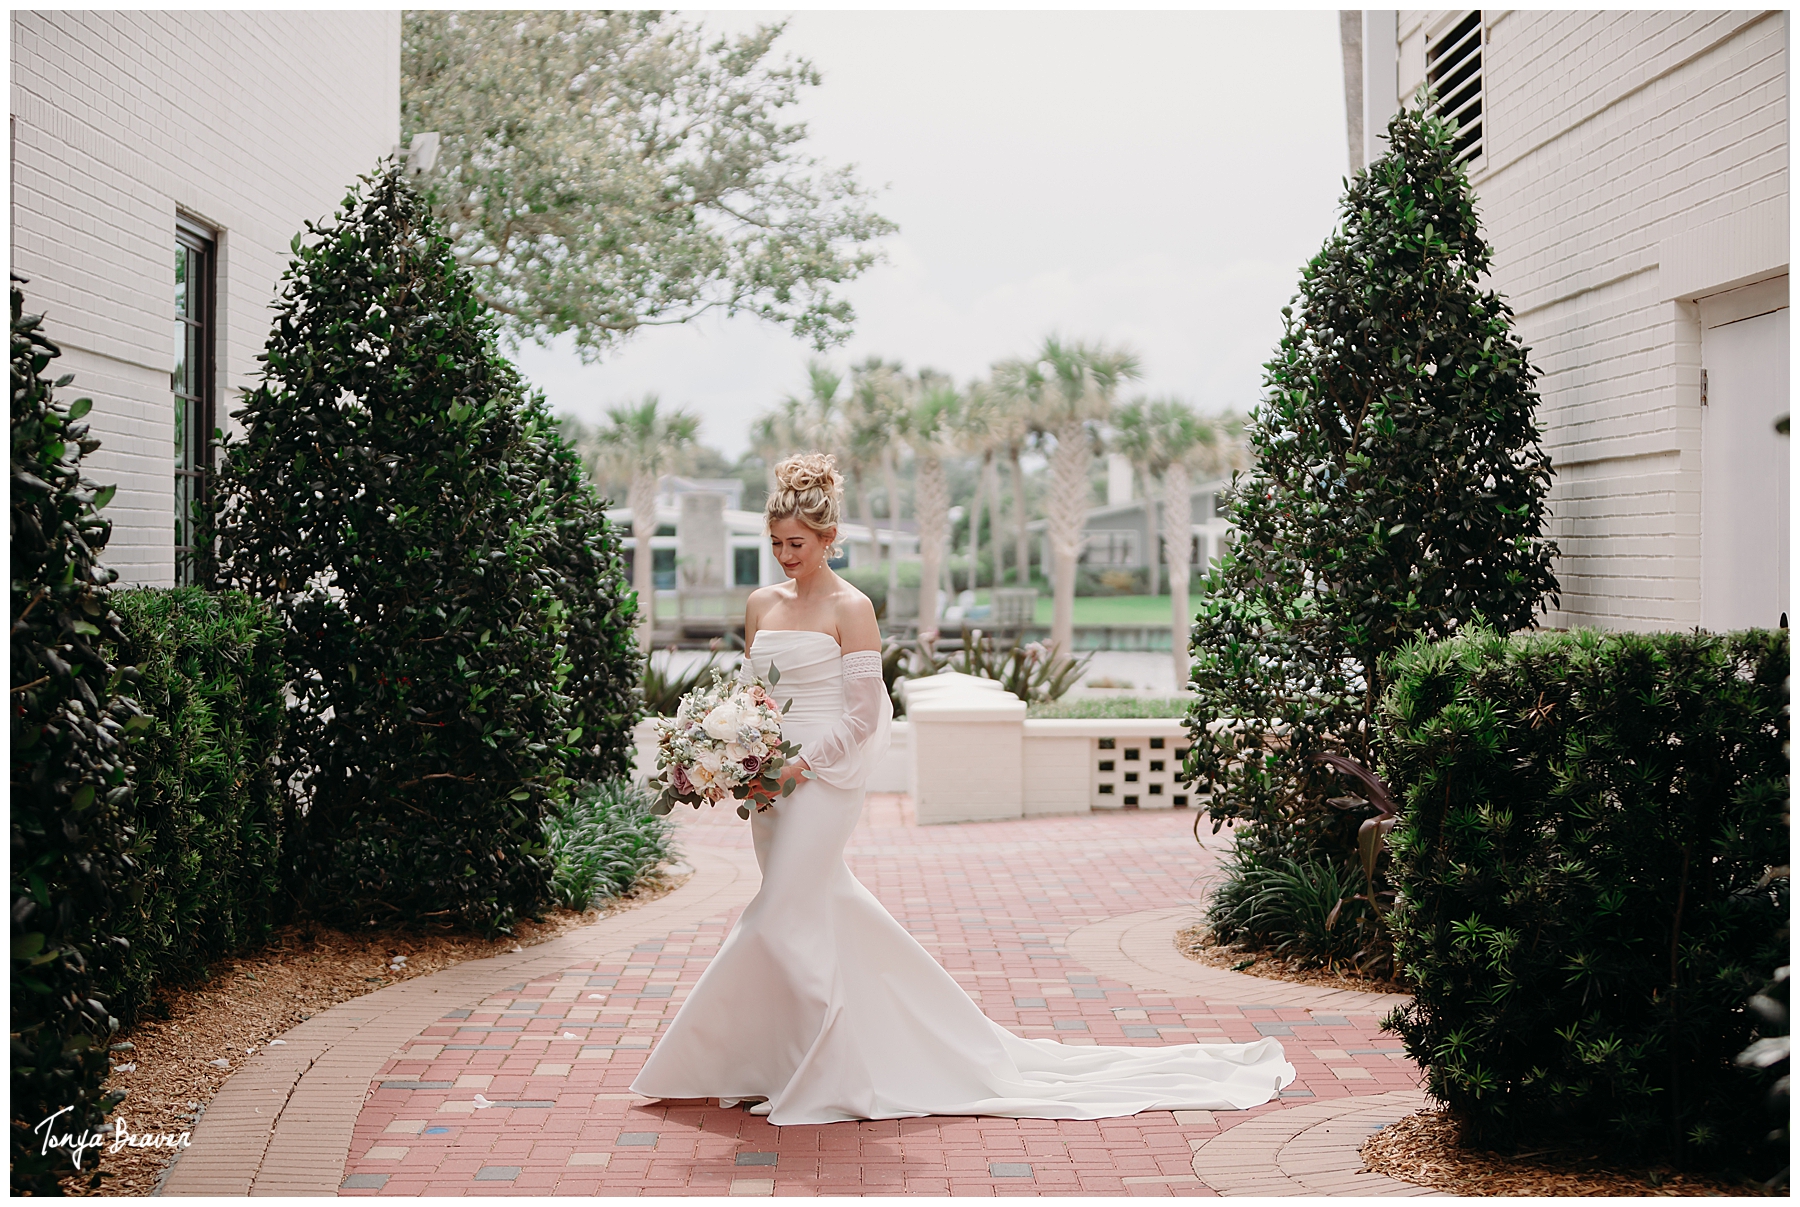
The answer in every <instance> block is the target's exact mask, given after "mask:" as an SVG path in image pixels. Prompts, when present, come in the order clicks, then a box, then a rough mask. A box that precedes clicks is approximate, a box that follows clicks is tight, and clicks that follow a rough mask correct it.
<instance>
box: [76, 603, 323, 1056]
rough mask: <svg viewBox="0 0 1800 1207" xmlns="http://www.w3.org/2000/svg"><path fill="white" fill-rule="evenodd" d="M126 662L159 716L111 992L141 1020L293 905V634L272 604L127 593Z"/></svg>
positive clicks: (137, 804)
mask: <svg viewBox="0 0 1800 1207" xmlns="http://www.w3.org/2000/svg"><path fill="white" fill-rule="evenodd" d="M113 605H114V606H115V607H116V608H117V609H118V611H119V615H120V617H121V624H120V631H121V634H122V637H121V641H120V646H119V650H120V658H121V660H123V661H129V662H130V663H131V664H132V665H134V666H136V667H137V669H138V674H139V679H138V683H137V687H136V695H137V698H138V701H139V703H140V704H141V705H142V706H143V707H144V708H145V709H146V710H148V711H149V713H150V714H151V715H152V717H153V718H154V722H153V724H151V725H150V727H149V728H148V729H146V730H145V731H144V733H143V736H142V737H141V738H140V739H139V740H138V743H137V745H136V746H135V747H134V749H133V758H134V760H135V762H136V764H137V793H136V795H135V796H134V797H133V798H132V801H131V803H130V805H129V806H128V808H127V814H126V816H127V820H128V821H129V823H130V824H131V826H132V828H133V829H134V831H135V832H136V841H135V842H134V843H133V845H132V848H131V854H132V858H133V860H134V861H135V863H136V864H137V867H138V873H137V878H136V880H135V883H134V884H133V886H132V891H131V894H130V896H131V900H130V902H129V904H127V905H125V906H124V907H122V908H121V909H120V910H118V911H117V912H116V913H115V915H114V919H113V929H114V931H115V932H116V933H118V934H120V935H122V936H124V937H125V938H127V939H129V940H130V943H131V946H130V949H129V951H128V952H127V953H126V955H125V958H124V959H123V960H121V961H119V962H118V964H117V966H116V967H114V968H112V969H110V970H109V975H108V976H107V977H106V978H105V981H104V988H105V989H106V990H107V992H108V994H109V995H110V996H109V1000H110V1001H111V1002H112V1003H113V1011H114V1013H115V1014H117V1015H118V1016H119V1017H120V1018H121V1019H122V1020H123V1021H124V1022H126V1023H130V1022H131V1021H132V1020H133V1018H134V1017H135V1016H136V1012H137V1010H138V1009H139V1008H140V1007H141V1006H142V1005H143V1004H144V1003H145V1002H146V1001H148V1000H149V997H150V992H151V989H152V988H153V986H155V985H156V984H157V983H159V982H162V983H171V982H172V983H180V982H182V981H186V980H189V979H191V978H193V977H195V976H197V975H199V974H201V973H203V972H204V971H205V967H206V964H207V962H208V961H210V960H213V959H216V958H217V957H219V956H222V955H226V954H228V953H232V952H236V951H241V950H243V949H244V948H246V947H249V946H251V945H254V944H256V943H260V942H261V941H263V940H264V939H266V938H267V936H268V934H269V932H270V929H271V928H272V927H273V925H274V924H275V923H276V922H279V921H281V920H282V918H283V916H284V914H285V911H286V909H287V907H288V905H289V899H288V895H287V893H286V891H285V886H284V885H283V884H282V883H281V850H282V842H283V837H284V833H285V831H286V828H287V825H288V818H287V817H286V815H285V813H286V811H285V808H284V805H283V798H282V793H281V790H280V786H279V785H278V784H277V783H276V775H275V759H276V756H277V755H278V753H279V751H280V744H281V733H282V727H283V722H284V714H285V712H286V708H285V705H284V703H283V700H282V683H283V682H284V679H285V675H284V668H283V667H282V664H281V657H280V651H281V644H282V632H281V627H280V625H279V624H278V623H277V622H276V620H275V617H274V615H273V614H272V613H271V612H270V610H269V607H268V605H267V604H265V603H263V601H261V600H259V599H255V598H253V597H251V596H248V595H244V594H243V593H241V592H237V591H221V592H210V591H204V590H201V589H200V588H198V587H180V588H177V589H175V590H155V589H150V590H135V591H121V592H118V593H117V594H115V595H114V596H113Z"/></svg>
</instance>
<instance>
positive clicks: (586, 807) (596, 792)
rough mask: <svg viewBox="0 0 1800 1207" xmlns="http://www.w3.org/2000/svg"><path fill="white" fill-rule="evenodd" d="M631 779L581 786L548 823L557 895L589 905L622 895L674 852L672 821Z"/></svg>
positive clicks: (573, 904) (575, 905)
mask: <svg viewBox="0 0 1800 1207" xmlns="http://www.w3.org/2000/svg"><path fill="white" fill-rule="evenodd" d="M652 804H653V800H652V798H651V796H650V793H649V792H648V791H646V790H645V789H644V788H642V787H640V786H639V785H637V784H634V783H632V782H631V781H630V780H628V779H624V778H619V779H610V780H606V781H604V782H603V783H587V784H582V785H580V786H579V787H578V788H577V789H576V790H575V792H574V794H573V795H572V796H571V797H570V798H569V800H568V801H567V802H566V803H565V804H564V805H562V806H561V807H560V808H559V809H558V810H556V811H555V812H554V813H552V815H551V817H550V822H549V831H548V832H549V839H550V858H551V861H552V862H553V863H554V864H555V865H556V874H555V879H554V882H553V883H554V887H555V892H556V899H557V901H559V902H560V903H562V904H563V905H565V906H567V907H568V908H569V909H573V910H586V909H588V908H589V907H590V906H592V905H593V904H594V903H595V902H596V901H600V900H604V899H606V898H609V897H618V896H622V895H623V894H625V893H628V892H630V891H631V887H632V885H634V884H636V883H637V882H638V881H639V880H641V879H642V878H643V877H644V876H646V875H648V874H649V873H650V872H652V871H654V870H655V869H656V867H657V865H658V864H660V863H662V861H663V860H665V859H667V858H669V857H670V856H671V855H672V854H673V853H674V843H673V840H674V836H675V826H674V823H672V822H671V821H669V819H668V818H667V817H665V816H663V815H661V814H658V813H656V812H655V811H654V810H653V809H652V807H651V806H652Z"/></svg>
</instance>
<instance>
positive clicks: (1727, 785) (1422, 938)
mask: <svg viewBox="0 0 1800 1207" xmlns="http://www.w3.org/2000/svg"><path fill="white" fill-rule="evenodd" d="M1787 667H1788V638H1787V633H1786V632H1785V631H1780V632H1747V633H1734V634H1730V635H1728V636H1715V635H1712V634H1708V633H1702V632H1693V633H1659V634H1647V635H1640V634H1628V633H1610V634H1602V633H1598V632H1593V631H1576V632H1571V633H1533V634H1519V635H1514V636H1513V637H1511V638H1507V637H1504V636H1500V635H1498V634H1496V633H1494V632H1492V631H1490V630H1487V629H1483V628H1471V629H1470V630H1469V631H1467V632H1465V633H1463V634H1462V635H1460V636H1458V637H1456V638H1453V639H1451V640H1448V641H1445V642H1442V643H1438V644H1427V643H1423V642H1421V643H1418V644H1415V645H1413V646H1411V647H1409V648H1408V649H1407V650H1405V651H1404V652H1402V653H1401V654H1400V655H1398V656H1397V657H1396V659H1395V660H1394V663H1393V667H1392V674H1393V685H1392V687H1391V688H1390V689H1389V691H1388V694H1387V696H1386V698H1385V700H1384V701H1383V705H1382V721H1383V723H1384V725H1385V726H1386V727H1387V729H1388V737H1387V739H1386V741H1385V744H1384V750H1385V753H1386V758H1385V764H1384V765H1385V768H1386V770H1387V773H1388V774H1389V776H1390V777H1391V779H1392V780H1393V781H1394V782H1396V783H1399V784H1402V785H1404V786H1405V787H1404V807H1403V810H1402V821H1401V823H1400V825H1399V827H1398V829H1396V830H1395V831H1394V833H1393V835H1392V836H1391V838H1390V839H1389V846H1390V849H1391V851H1392V855H1393V875H1394V879H1395V883H1396V884H1397V885H1398V887H1399V889H1400V897H1399V902H1398V905H1397V908H1396V911H1395V913H1394V920H1393V930H1394V934H1395V948H1396V952H1397V956H1398V959H1399V962H1400V964H1401V966H1402V968H1403V969H1404V972H1405V975H1406V977H1407V979H1408V980H1409V981H1410V982H1411V984H1412V985H1413V993H1414V996H1413V1001H1412V1003H1411V1005H1409V1006H1407V1007H1405V1008H1403V1009H1401V1010H1399V1011H1397V1012H1396V1013H1395V1014H1394V1015H1393V1016H1392V1017H1391V1018H1390V1019H1389V1020H1388V1021H1387V1024H1386V1025H1387V1026H1388V1027H1389V1028H1390V1029H1392V1030H1395V1031H1397V1032H1398V1033H1399V1034H1400V1035H1401V1036H1402V1037H1404V1039H1405V1041H1406V1048H1407V1051H1408V1053H1409V1054H1410V1055H1411V1056H1412V1057H1413V1059H1415V1060H1417V1061H1418V1062H1419V1063H1420V1064H1421V1065H1423V1066H1424V1067H1425V1069H1426V1071H1427V1077H1428V1082H1427V1084H1428V1086H1429V1088H1430V1091H1431V1093H1432V1094H1433V1095H1435V1096H1436V1097H1438V1098H1440V1099H1442V1100H1443V1101H1444V1102H1446V1103H1448V1104H1449V1105H1450V1107H1451V1108H1452V1109H1453V1110H1454V1111H1455V1112H1456V1113H1457V1114H1458V1115H1459V1116H1460V1117H1461V1118H1462V1120H1463V1121H1464V1124H1465V1126H1466V1128H1467V1129H1468V1132H1467V1134H1469V1135H1471V1136H1472V1137H1473V1138H1475V1139H1476V1140H1477V1141H1479V1142H1483V1143H1491V1142H1505V1141H1508V1140H1513V1139H1518V1138H1522V1137H1531V1136H1541V1135H1555V1136H1557V1137H1562V1138H1566V1137H1570V1136H1591V1137H1594V1138H1596V1139H1600V1140H1603V1141H1606V1142H1608V1143H1610V1144H1612V1145H1614V1146H1616V1147H1618V1148H1619V1149H1621V1150H1625V1151H1628V1152H1633V1153H1638V1154H1642V1153H1647V1152H1660V1153H1663V1154H1666V1155H1668V1156H1670V1157H1673V1158H1679V1159H1685V1160H1688V1161H1692V1162H1696V1163H1697V1162H1702V1161H1704V1162H1708V1163H1721V1162H1730V1161H1746V1160H1749V1159H1750V1158H1751V1156H1752V1153H1753V1150H1754V1149H1755V1147H1756V1145H1757V1143H1758V1142H1759V1141H1760V1139H1761V1137H1762V1136H1763V1135H1764V1134H1765V1133H1766V1132H1767V1130H1768V1128H1767V1125H1766V1124H1765V1123H1763V1122H1762V1120H1761V1118H1760V1117H1759V1116H1760V1112H1761V1109H1762V1100H1763V1096H1764V1092H1765V1089H1766V1087H1765V1086H1764V1085H1763V1084H1761V1082H1762V1081H1763V1078H1762V1077H1761V1076H1760V1075H1759V1073H1758V1071H1757V1070H1754V1069H1746V1068H1743V1067H1739V1066H1736V1065H1734V1064H1733V1057H1734V1056H1735V1055H1736V1054H1737V1053H1738V1052H1739V1051H1741V1050H1742V1049H1744V1048H1745V1047H1746V1045H1747V1044H1748V1043H1749V1042H1750V1040H1751V1038H1752V1036H1753V1033H1754V1030H1755V1027H1756V1025H1757V1024H1756V1020H1755V1018H1754V1017H1753V1016H1752V1015H1751V1014H1749V1013H1748V1012H1747V1011H1746V1009H1745V1001H1746V999H1748V998H1749V997H1750V996H1751V994H1752V993H1753V992H1754V991H1755V990H1757V989H1758V988H1759V987H1760V986H1762V985H1763V983H1764V982H1765V980H1766V979H1767V977H1768V975H1769V970H1770V969H1772V968H1775V967H1776V966H1777V965H1779V964H1782V963H1785V951H1786V939H1785V935H1784V934H1783V931H1784V928H1785V926H1786V918H1787V902H1788V881H1787V867H1786V865H1787V862H1788V843H1787V825H1786V816H1785V813H1786V807H1787V795H1788V790H1787V777H1788V767H1787V756H1786V753H1785V751H1784V749H1783V741H1784V737H1785V734H1786V730H1787V718H1786V707H1787V688H1786V675H1787Z"/></svg>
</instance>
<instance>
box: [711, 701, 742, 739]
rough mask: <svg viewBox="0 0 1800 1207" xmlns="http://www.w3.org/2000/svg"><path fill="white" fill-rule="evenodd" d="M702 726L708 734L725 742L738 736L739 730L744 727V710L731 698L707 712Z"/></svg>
mask: <svg viewBox="0 0 1800 1207" xmlns="http://www.w3.org/2000/svg"><path fill="white" fill-rule="evenodd" d="M701 724H702V726H703V727H704V728H705V730H706V732H707V734H708V735H709V736H711V737H712V738H714V739H716V740H717V741H720V742H724V741H728V740H730V739H732V738H735V737H737V731H738V730H739V729H741V728H743V725H744V712H743V710H742V709H740V708H739V707H738V706H737V705H736V704H733V703H732V702H731V701H730V700H727V701H725V702H724V703H723V704H721V705H719V706H718V707H717V708H715V709H713V710H712V711H711V712H709V713H707V714H706V720H705V721H703V722H702V723H701Z"/></svg>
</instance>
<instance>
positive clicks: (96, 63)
mask: <svg viewBox="0 0 1800 1207" xmlns="http://www.w3.org/2000/svg"><path fill="white" fill-rule="evenodd" d="M12 133H13V139H12V147H13V153H12V154H13V158H12V172H13V175H12V267H13V271H14V272H17V273H21V274H23V275H25V276H27V277H29V278H30V283H29V284H27V285H26V286H25V287H24V288H25V294H26V306H27V309H28V310H30V311H33V312H42V313H44V314H45V315H46V318H45V323H44V326H45V330H46V331H47V332H48V334H49V335H50V337H51V338H52V339H54V340H56V341H57V342H58V343H59V344H60V345H61V346H62V348H63V350H64V356H63V358H62V360H61V361H59V362H58V365H57V367H58V368H59V369H60V370H61V371H62V372H66V373H73V374H74V375H75V382H74V385H73V386H72V387H71V388H70V392H69V396H70V397H74V396H79V395H87V396H91V397H92V398H93V399H94V411H93V417H92V422H93V427H94V432H95V434H96V435H97V436H98V437H99V439H100V440H101V442H102V443H101V447H100V450H99V451H98V452H97V453H95V454H94V455H93V457H91V458H90V459H89V460H88V462H87V463H86V464H87V466H88V475H89V476H90V477H92V478H94V479H95V480H96V481H99V482H101V483H113V482H116V483H117V484H118V486H119V493H118V497H117V498H116V499H115V501H114V502H113V504H112V505H111V507H110V508H109V509H108V515H109V516H110V517H111V518H112V520H113V524H114V530H113V537H112V542H111V544H110V545H109V546H108V549H107V559H106V560H107V561H108V563H109V564H110V565H112V566H114V567H115V568H116V569H118V570H119V572H120V579H121V581H122V582H128V583H137V584H151V585H168V584H170V583H172V582H174V581H175V575H176V568H175V540H176V538H175V523H174V521H175V498H176V489H177V485H176V484H177V473H176V470H177V459H178V458H179V457H180V456H181V455H182V454H181V452H180V450H179V449H178V448H177V436H178V428H179V427H180V424H179V423H178V411H177V407H176V402H177V396H176V395H175V394H172V392H171V384H172V378H173V376H174V374H173V371H174V370H177V369H181V370H182V377H181V379H180V380H179V381H177V382H176V384H177V385H184V386H186V385H191V387H192V389H191V390H190V391H189V393H190V394H191V404H190V410H191V414H189V415H188V416H187V418H188V421H189V422H188V426H189V428H190V429H191V432H192V435H193V436H195V437H199V436H203V435H204V433H205V431H206V430H207V428H208V422H207V419H208V416H209V415H210V416H211V422H212V423H213V424H216V425H217V426H219V427H224V426H226V424H227V422H228V421H227V419H226V414H227V412H228V411H230V410H234V409H235V408H236V399H237V397H238V392H239V390H240V389H241V388H243V387H246V386H249V385H251V384H252V383H253V381H254V380H255V377H256V373H257V368H258V364H257V360H256V357H257V355H258V354H259V353H260V352H261V351H262V348H263V343H264V341H265V340H266V339H267V337H268V332H269V321H270V311H269V304H270V302H271V301H272V300H273V298H274V296H275V291H276V286H277V283H278V282H279V280H280V277H281V273H282V271H283V269H284V268H285V267H286V264H287V261H288V258H289V255H290V252H289V241H290V240H291V239H292V238H293V237H294V235H295V234H296V233H298V232H299V231H300V229H301V226H302V224H303V223H304V222H305V220H307V219H309V218H311V219H320V218H324V217H327V216H329V215H330V214H331V212H332V211H333V210H334V209H335V208H336V206H337V204H338V202H339V201H341V200H342V198H343V196H344V192H345V189H346V187H347V186H349V185H350V184H351V183H352V182H353V181H354V180H355V178H356V177H357V176H358V175H360V174H362V173H365V172H368V171H369V170H370V169H372V168H373V167H374V166H375V163H376V160H377V159H378V158H379V157H380V156H382V155H384V154H387V153H388V152H389V151H391V150H392V149H393V147H394V144H395V143H396V142H397V141H398V139H399V134H400V14H399V12H397V11H392V12H353V11H340V12H276V11H272V10H271V11H259V12H220V11H204V12H201V11H187V12H168V11H162V12H153V11H132V12H125V11H111V12H103V11H69V10H64V11H46V12H20V11H16V10H15V11H14V13H13V14H12ZM178 229H179V230H180V231H181V234H180V235H179V236H178ZM178 237H179V238H181V239H183V240H184V243H183V246H185V248H186V250H185V251H184V252H183V253H182V258H183V267H182V272H183V274H184V275H185V274H186V273H187V272H189V271H191V272H192V273H193V274H194V277H195V279H194V282H193V290H192V292H191V293H190V294H189V295H188V296H189V297H191V298H192V300H193V303H194V304H193V305H192V306H191V307H188V308H187V309H190V310H191V311H192V314H191V316H190V319H189V320H186V321H184V320H183V319H182V318H181V317H179V316H178V314H177V305H178V301H177V287H176V273H177V269H176V261H177V247H178ZM178 328H180V329H181V330H182V331H183V332H184V333H185V334H186V335H187V338H189V339H191V341H192V343H193V345H194V348H195V350H196V352H197V355H195V356H193V357H192V358H187V357H185V356H184V357H183V360H184V362H188V361H190V360H191V364H192V365H193V368H194V369H195V376H194V378H193V380H192V381H191V383H190V382H189V381H188V380H187V379H186V370H185V368H183V366H182V365H178V364H177V354H176V352H175V347H176V337H175V332H176V331H177V329H178ZM189 448H190V449H192V452H191V453H190V454H189V455H188V457H187V460H188V462H189V463H190V464H191V465H196V467H197V468H200V469H204V467H205V465H206V461H205V460H204V458H205V455H206V446H205V444H204V443H198V442H196V441H195V440H193V439H190V443H189Z"/></svg>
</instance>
